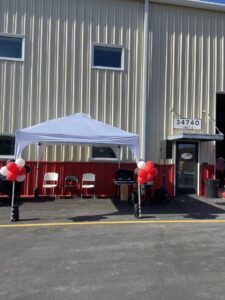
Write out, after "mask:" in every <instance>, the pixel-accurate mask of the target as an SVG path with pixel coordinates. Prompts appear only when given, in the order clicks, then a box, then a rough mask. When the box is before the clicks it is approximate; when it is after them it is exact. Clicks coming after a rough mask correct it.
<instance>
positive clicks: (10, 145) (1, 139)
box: [0, 136, 15, 155]
mask: <svg viewBox="0 0 225 300" xmlns="http://www.w3.org/2000/svg"><path fill="white" fill-rule="evenodd" d="M14 148H15V137H13V136H0V155H14Z"/></svg>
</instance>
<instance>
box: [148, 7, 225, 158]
mask: <svg viewBox="0 0 225 300" xmlns="http://www.w3.org/2000/svg"><path fill="white" fill-rule="evenodd" d="M149 19H150V22H149V99H148V108H147V115H148V117H149V120H151V121H150V122H151V123H150V124H151V125H148V128H147V130H146V131H147V138H146V143H147V151H146V153H147V156H148V158H151V159H153V160H154V161H158V160H159V141H160V139H166V137H167V136H168V135H170V134H175V133H178V130H174V129H173V113H171V109H172V108H173V109H174V112H175V113H176V114H179V115H180V116H181V117H186V118H200V119H202V130H201V132H202V133H214V132H215V127H214V125H213V123H212V122H211V121H210V120H209V119H208V118H207V117H206V114H204V113H203V110H204V109H205V110H206V112H207V113H209V114H210V115H211V116H212V118H215V92H216V91H224V90H225V78H224V69H225V61H224V55H225V53H224V28H225V14H224V13H220V12H215V11H214V12H210V11H207V10H201V9H194V8H187V7H178V6H174V5H164V4H156V3H152V4H150V18H149ZM188 132H190V131H188ZM208 145H210V146H211V147H213V143H208ZM204 147H205V146H202V148H201V151H202V153H204Z"/></svg>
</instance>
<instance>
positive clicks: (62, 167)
mask: <svg viewBox="0 0 225 300" xmlns="http://www.w3.org/2000/svg"><path fill="white" fill-rule="evenodd" d="M4 163H5V162H1V163H0V165H1V166H2V165H4ZM27 164H28V165H29V167H30V173H28V174H27V177H26V180H25V181H24V183H23V186H22V191H21V194H22V195H26V196H31V195H34V188H35V186H36V172H37V162H36V161H30V162H27ZM155 167H156V168H157V169H158V171H159V175H158V176H157V177H156V178H155V184H154V187H160V186H162V185H163V184H164V183H163V175H164V176H165V187H166V189H167V191H168V192H169V193H170V194H171V195H173V194H174V166H173V165H160V164H156V165H155ZM120 168H124V169H130V170H132V171H134V169H135V168H136V164H135V163H121V164H120ZM117 169H118V163H104V162H87V163H86V162H51V161H48V162H46V161H45V162H40V163H39V171H38V173H39V175H38V188H39V194H40V195H41V194H43V192H44V191H42V189H41V187H42V183H43V176H44V173H45V172H57V173H59V188H58V190H57V194H58V195H63V183H64V178H65V177H66V176H68V175H75V176H76V177H77V178H78V180H79V183H80V182H81V178H82V174H83V173H95V174H96V195H97V196H102V197H104V196H105V197H106V196H112V195H115V191H116V189H115V185H114V183H113V179H114V178H115V174H116V170H117ZM49 192H51V191H49Z"/></svg>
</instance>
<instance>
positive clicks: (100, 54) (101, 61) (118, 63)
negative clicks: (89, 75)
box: [94, 46, 122, 69]
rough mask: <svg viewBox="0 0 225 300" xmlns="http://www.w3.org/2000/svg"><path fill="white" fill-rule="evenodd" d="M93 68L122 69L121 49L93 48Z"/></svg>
mask: <svg viewBox="0 0 225 300" xmlns="http://www.w3.org/2000/svg"><path fill="white" fill-rule="evenodd" d="M94 66H95V67H108V68H119V69H121V68H122V49H121V48H114V47H104V46H94Z"/></svg>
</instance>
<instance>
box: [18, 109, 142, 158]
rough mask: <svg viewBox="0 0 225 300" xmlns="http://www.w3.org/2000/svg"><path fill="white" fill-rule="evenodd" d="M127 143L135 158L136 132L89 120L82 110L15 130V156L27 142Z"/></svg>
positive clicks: (136, 152)
mask: <svg viewBox="0 0 225 300" xmlns="http://www.w3.org/2000/svg"><path fill="white" fill-rule="evenodd" d="M35 143H41V144H81V145H82V144H84V145H90V144H91V145H105V144H108V145H109V144H110V145H127V146H128V147H129V148H130V149H131V151H132V152H133V154H134V156H135V158H136V161H138V160H139V135H138V134H133V133H130V132H127V131H124V130H121V129H119V128H117V127H113V126H111V125H109V124H105V123H103V122H100V121H97V120H94V119H91V117H90V116H89V115H87V114H85V113H76V114H72V115H70V116H66V117H61V118H57V119H52V120H49V121H46V122H43V123H40V124H37V125H34V126H31V127H27V128H24V129H20V130H17V131H16V140H15V157H19V156H20V155H21V153H22V151H23V149H24V148H25V147H26V146H28V145H29V144H35Z"/></svg>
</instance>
